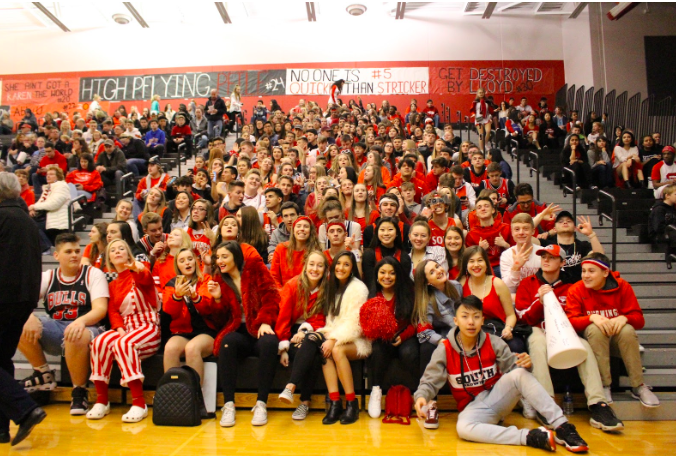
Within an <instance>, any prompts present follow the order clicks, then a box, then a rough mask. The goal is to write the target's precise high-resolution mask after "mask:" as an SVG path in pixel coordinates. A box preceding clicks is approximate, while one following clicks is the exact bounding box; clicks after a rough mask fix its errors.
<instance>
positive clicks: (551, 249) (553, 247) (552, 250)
mask: <svg viewBox="0 0 676 456" xmlns="http://www.w3.org/2000/svg"><path fill="white" fill-rule="evenodd" d="M545 253H549V254H550V255H552V256H557V257H561V259H562V260H565V259H566V252H565V251H564V250H563V249H562V248H561V247H560V246H559V245H558V244H550V245H548V246H547V247H545V248H544V249H540V250H538V251H537V252H536V253H535V254H536V255H537V256H542V255H544V254H545Z"/></svg>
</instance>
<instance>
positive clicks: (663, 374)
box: [613, 369, 676, 397]
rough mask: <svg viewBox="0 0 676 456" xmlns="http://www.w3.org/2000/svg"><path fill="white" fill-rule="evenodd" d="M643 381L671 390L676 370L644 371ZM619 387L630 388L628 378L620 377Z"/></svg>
mask: <svg viewBox="0 0 676 456" xmlns="http://www.w3.org/2000/svg"><path fill="white" fill-rule="evenodd" d="M643 379H644V380H645V382H646V384H648V385H650V386H654V387H658V388H666V387H672V388H673V387H676V369H646V370H645V372H644V373H643ZM620 386H622V387H625V388H629V387H631V385H630V383H629V377H620ZM614 396H615V395H613V397H614Z"/></svg>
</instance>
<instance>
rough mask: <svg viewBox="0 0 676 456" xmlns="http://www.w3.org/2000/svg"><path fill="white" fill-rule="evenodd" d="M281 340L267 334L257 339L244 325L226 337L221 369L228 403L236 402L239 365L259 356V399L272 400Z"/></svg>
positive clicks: (219, 364) (224, 392) (224, 394)
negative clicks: (243, 360)
mask: <svg viewBox="0 0 676 456" xmlns="http://www.w3.org/2000/svg"><path fill="white" fill-rule="evenodd" d="M278 346H279V339H277V336H276V335H275V334H265V335H264V336H263V337H261V338H260V339H256V338H255V337H253V336H252V335H251V334H249V332H248V331H247V329H246V325H245V324H244V323H242V325H241V326H240V327H239V329H238V330H237V331H235V332H231V333H230V334H228V335H227V336H225V337H224V338H223V341H222V346H221V351H220V353H219V354H218V370H219V374H220V376H221V388H222V389H223V398H224V400H225V402H226V403H227V402H231V401H234V400H235V386H236V385H237V367H238V366H237V362H238V361H239V360H240V359H242V358H246V357H248V356H257V357H258V358H259V362H258V400H259V401H262V402H267V401H268V395H269V394H270V389H271V388H272V382H273V381H274V379H275V370H276V369H277V363H278V362H279V356H278V355H277V349H278Z"/></svg>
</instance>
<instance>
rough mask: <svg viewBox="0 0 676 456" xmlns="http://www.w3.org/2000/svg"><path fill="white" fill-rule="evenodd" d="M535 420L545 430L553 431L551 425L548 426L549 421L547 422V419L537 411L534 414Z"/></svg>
mask: <svg viewBox="0 0 676 456" xmlns="http://www.w3.org/2000/svg"><path fill="white" fill-rule="evenodd" d="M535 418H536V419H537V420H538V423H540V424H541V425H543V426H544V427H546V428H547V429H551V430H554V428H553V427H552V425H551V424H549V421H547V418H545V417H544V416H542V414H541V413H540V412H538V411H536V412H535Z"/></svg>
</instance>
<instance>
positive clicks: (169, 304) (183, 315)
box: [162, 274, 225, 334]
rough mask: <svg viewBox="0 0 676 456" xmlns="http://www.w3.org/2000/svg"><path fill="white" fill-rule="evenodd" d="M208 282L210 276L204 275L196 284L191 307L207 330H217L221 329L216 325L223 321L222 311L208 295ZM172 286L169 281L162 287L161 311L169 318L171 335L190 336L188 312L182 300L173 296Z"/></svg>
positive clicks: (191, 328)
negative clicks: (194, 297) (194, 298)
mask: <svg viewBox="0 0 676 456" xmlns="http://www.w3.org/2000/svg"><path fill="white" fill-rule="evenodd" d="M210 280H211V276H209V275H206V274H205V275H204V276H202V278H201V279H200V280H199V281H198V282H197V300H195V301H193V305H194V306H195V309H196V310H197V312H198V313H199V314H200V316H202V318H203V319H204V322H205V323H206V324H207V326H209V328H211V329H214V330H219V329H220V328H221V325H219V323H218V322H219V320H220V321H223V320H225V318H224V315H222V314H223V313H224V309H222V307H221V306H220V305H219V304H216V303H215V302H214V300H213V298H212V297H211V294H210V293H209V290H208V288H207V284H208V283H209V281H210ZM174 284H175V283H174V281H173V280H170V281H169V283H168V284H167V286H166V287H164V292H163V294H162V310H164V311H165V312H166V313H167V314H169V316H170V317H171V324H170V325H169V328H170V329H171V333H172V334H190V333H191V332H193V327H192V325H191V318H190V311H189V310H188V306H186V304H185V301H184V300H183V298H182V297H180V298H179V297H177V296H175V295H174V290H175V288H174ZM223 323H224V322H223Z"/></svg>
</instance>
